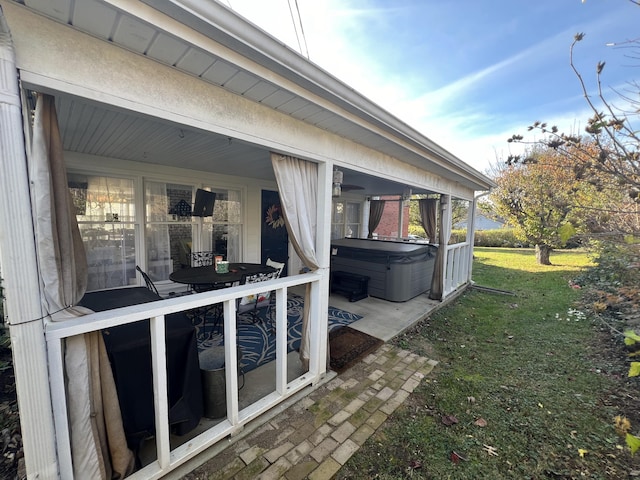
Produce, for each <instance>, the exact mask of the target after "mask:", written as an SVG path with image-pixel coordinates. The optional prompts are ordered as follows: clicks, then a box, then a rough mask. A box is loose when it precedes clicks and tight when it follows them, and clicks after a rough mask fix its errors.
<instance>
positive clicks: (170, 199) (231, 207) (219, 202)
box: [145, 181, 242, 281]
mask: <svg viewBox="0 0 640 480" xmlns="http://www.w3.org/2000/svg"><path fill="white" fill-rule="evenodd" d="M206 189H207V190H210V191H214V192H215V193H216V200H215V204H214V209H213V216H211V217H204V218H202V217H192V216H191V206H192V205H193V201H194V197H195V191H196V187H195V186H193V185H183V184H173V183H163V182H151V181H148V182H146V183H145V211H146V215H145V239H146V251H147V270H148V271H147V273H148V274H149V276H150V277H151V279H152V280H154V281H158V280H166V279H168V278H169V274H170V273H171V272H173V271H174V270H177V269H180V268H184V267H187V266H190V263H191V262H190V257H189V254H190V253H191V252H192V251H194V252H195V251H214V252H215V253H216V254H219V255H222V256H223V258H224V259H225V260H227V261H230V262H238V261H240V258H241V252H240V235H241V230H242V228H241V226H242V225H241V219H242V208H241V202H240V192H239V191H234V190H215V189H212V188H208V187H207V188H206Z"/></svg>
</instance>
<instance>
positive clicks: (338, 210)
mask: <svg viewBox="0 0 640 480" xmlns="http://www.w3.org/2000/svg"><path fill="white" fill-rule="evenodd" d="M332 223H344V203H342V202H335V203H334V204H333V220H332Z"/></svg>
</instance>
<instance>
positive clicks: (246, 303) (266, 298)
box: [237, 259, 284, 322]
mask: <svg viewBox="0 0 640 480" xmlns="http://www.w3.org/2000/svg"><path fill="white" fill-rule="evenodd" d="M269 263H271V264H269ZM267 265H269V266H271V267H273V268H275V269H276V270H275V271H273V272H270V273H257V274H254V275H245V276H244V278H243V280H244V282H242V284H243V285H244V284H246V283H258V282H266V281H267V280H273V279H276V278H279V277H280V274H281V273H282V269H283V268H284V263H278V262H273V261H271V259H268V260H267ZM272 293H273V292H272V291H268V292H260V293H258V294H256V295H247V296H244V297H242V298H241V299H240V301H239V303H238V307H237V313H238V314H240V313H245V312H249V314H250V315H251V317H252V318H253V320H254V322H258V321H260V315H259V313H260V312H259V310H260V309H261V308H266V309H267V317H268V315H269V311H270V309H271V300H272V297H273V298H275V297H274V296H273V295H272Z"/></svg>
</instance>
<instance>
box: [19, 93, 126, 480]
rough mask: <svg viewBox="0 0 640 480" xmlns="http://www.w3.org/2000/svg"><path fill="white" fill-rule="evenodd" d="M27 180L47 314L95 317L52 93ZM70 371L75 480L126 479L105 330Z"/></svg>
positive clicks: (70, 360)
mask: <svg viewBox="0 0 640 480" xmlns="http://www.w3.org/2000/svg"><path fill="white" fill-rule="evenodd" d="M29 176H30V179H31V185H32V191H31V197H32V198H31V201H32V212H33V222H34V228H35V231H36V249H37V256H38V267H39V269H40V272H39V273H40V279H41V280H40V281H41V287H42V288H41V291H42V292H43V295H42V303H43V310H44V312H45V313H46V314H47V315H48V316H49V318H50V319H51V320H53V321H62V320H66V319H70V318H75V317H78V316H82V315H85V314H87V313H91V310H88V309H86V308H82V307H73V305H76V304H77V303H78V302H79V301H80V299H81V298H82V296H83V295H84V293H85V290H86V286H87V261H86V255H85V250H84V246H83V243H82V238H81V237H80V231H79V230H78V224H77V222H76V217H75V209H74V208H73V204H72V201H71V196H70V195H69V190H68V187H67V175H66V169H65V166H64V159H63V154H62V141H61V138H60V132H59V129H58V120H57V116H56V111H55V102H54V98H53V97H51V96H49V95H41V94H39V95H38V99H37V104H36V111H35V116H34V126H33V144H32V147H31V158H30V161H29ZM65 368H66V376H67V397H68V399H69V422H70V430H71V454H72V459H73V468H74V477H75V478H105V479H106V478H122V477H124V476H125V475H126V474H127V473H128V472H130V471H132V469H133V465H134V459H133V454H132V453H131V451H129V450H128V449H127V447H126V438H125V436H124V429H123V428H122V420H121V416H120V409H119V406H118V399H117V395H116V392H115V384H114V382H113V376H112V375H111V368H110V366H109V361H108V358H107V355H106V351H105V349H104V343H103V341H102V336H101V334H100V332H94V333H93V334H88V335H84V336H77V337H72V338H69V339H68V340H67V342H66V345H65ZM107 438H108V445H107Z"/></svg>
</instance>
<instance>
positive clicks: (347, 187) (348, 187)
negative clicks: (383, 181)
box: [342, 183, 364, 192]
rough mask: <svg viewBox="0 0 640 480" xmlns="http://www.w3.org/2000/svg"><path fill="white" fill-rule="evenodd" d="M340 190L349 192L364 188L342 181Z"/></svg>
mask: <svg viewBox="0 0 640 480" xmlns="http://www.w3.org/2000/svg"><path fill="white" fill-rule="evenodd" d="M342 190H344V191H345V192H350V191H352V190H364V187H361V186H360V185H349V184H346V183H343V184H342Z"/></svg>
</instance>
